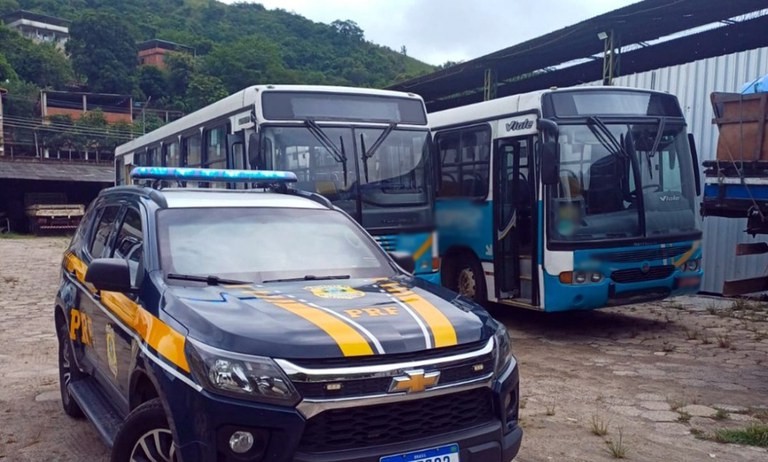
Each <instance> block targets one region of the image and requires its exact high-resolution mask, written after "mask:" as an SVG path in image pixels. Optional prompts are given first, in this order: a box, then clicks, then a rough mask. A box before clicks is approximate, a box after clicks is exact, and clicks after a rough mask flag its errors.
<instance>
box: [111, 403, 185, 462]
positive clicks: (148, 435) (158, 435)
mask: <svg viewBox="0 0 768 462" xmlns="http://www.w3.org/2000/svg"><path fill="white" fill-rule="evenodd" d="M142 443H143V444H142ZM158 444H159V447H158ZM147 452H149V454H150V457H147V455H146V454H147ZM110 460H111V462H140V461H150V460H157V461H165V462H177V461H178V460H179V459H178V455H176V445H175V444H174V442H173V433H172V432H171V429H170V426H169V425H168V418H167V417H166V416H165V410H164V409H163V404H162V403H161V402H160V399H158V398H155V399H153V400H150V401H147V402H146V403H144V404H142V405H140V406H139V407H137V408H136V409H134V410H133V411H132V412H131V413H130V414H128V417H127V418H126V419H125V423H123V426H122V427H120V431H118V432H117V436H116V437H115V444H114V446H113V447H112V456H111V459H110Z"/></svg>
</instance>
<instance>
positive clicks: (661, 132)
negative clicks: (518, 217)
mask: <svg viewBox="0 0 768 462" xmlns="http://www.w3.org/2000/svg"><path fill="white" fill-rule="evenodd" d="M662 120H663V119H662ZM601 125H602V124H601ZM602 127H604V128H603V129H602V130H601V129H600V128H598V127H596V126H595V125H593V124H586V125H561V126H560V131H559V144H560V182H559V184H557V185H555V186H553V187H550V190H549V197H550V199H549V200H550V220H549V223H550V236H551V237H552V239H553V240H556V241H571V242H572V241H594V240H610V239H626V238H637V237H658V236H668V235H675V234H687V233H691V232H696V231H697V226H698V222H697V220H696V213H695V203H696V193H695V186H694V184H695V179H694V177H693V175H694V173H693V165H692V159H691V155H690V148H689V146H688V139H687V135H686V132H685V127H684V126H683V125H682V124H669V123H667V124H665V123H664V122H663V121H659V119H654V121H653V122H651V123H637V124H635V123H632V124H627V123H623V124H607V125H602ZM643 224H644V226H643Z"/></svg>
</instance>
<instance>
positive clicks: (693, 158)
mask: <svg viewBox="0 0 768 462" xmlns="http://www.w3.org/2000/svg"><path fill="white" fill-rule="evenodd" d="M688 145H689V146H690V147H691V161H692V163H693V181H694V182H695V183H694V184H695V185H696V195H697V196H701V176H700V173H699V153H698V152H697V151H696V140H694V139H693V133H689V134H688Z"/></svg>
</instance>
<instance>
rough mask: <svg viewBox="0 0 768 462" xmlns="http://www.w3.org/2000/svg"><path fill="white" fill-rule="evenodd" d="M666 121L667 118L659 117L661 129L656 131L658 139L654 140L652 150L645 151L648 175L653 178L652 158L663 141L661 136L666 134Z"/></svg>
mask: <svg viewBox="0 0 768 462" xmlns="http://www.w3.org/2000/svg"><path fill="white" fill-rule="evenodd" d="M665 123H666V121H665V119H659V130H658V131H657V132H656V139H655V140H653V147H652V148H651V150H650V151H648V152H646V153H645V161H646V162H647V163H648V175H649V176H650V178H651V179H653V168H652V167H653V166H652V165H651V158H652V157H653V156H655V155H656V150H657V149H658V148H659V143H661V137H662V136H664V124H665ZM659 159H661V158H659ZM659 161H661V160H659Z"/></svg>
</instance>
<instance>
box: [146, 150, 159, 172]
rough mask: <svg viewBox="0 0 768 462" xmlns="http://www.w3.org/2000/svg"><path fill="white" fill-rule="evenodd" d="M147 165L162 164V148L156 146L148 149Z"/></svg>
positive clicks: (155, 165)
mask: <svg viewBox="0 0 768 462" xmlns="http://www.w3.org/2000/svg"><path fill="white" fill-rule="evenodd" d="M146 160H147V165H151V166H154V167H157V166H160V165H162V163H161V159H160V148H159V147H157V146H155V147H154V148H148V149H147V159H146Z"/></svg>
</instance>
